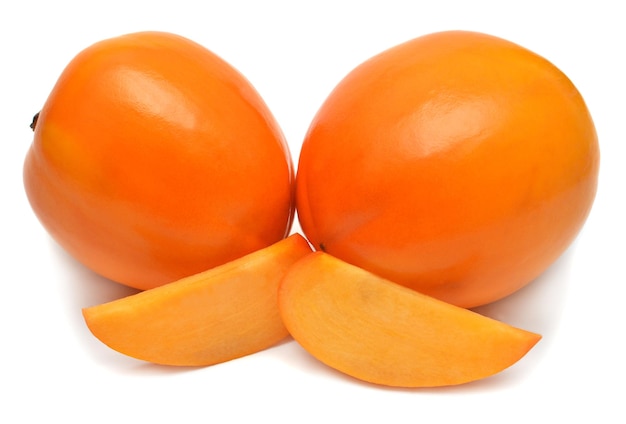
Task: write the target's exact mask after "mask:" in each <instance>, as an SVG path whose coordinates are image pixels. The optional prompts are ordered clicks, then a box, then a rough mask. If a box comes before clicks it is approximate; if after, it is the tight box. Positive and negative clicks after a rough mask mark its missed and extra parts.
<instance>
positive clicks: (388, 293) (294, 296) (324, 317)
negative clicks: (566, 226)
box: [279, 252, 541, 387]
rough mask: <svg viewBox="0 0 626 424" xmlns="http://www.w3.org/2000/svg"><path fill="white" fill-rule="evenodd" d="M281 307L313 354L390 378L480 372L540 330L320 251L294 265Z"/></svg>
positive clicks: (478, 375)
mask: <svg viewBox="0 0 626 424" xmlns="http://www.w3.org/2000/svg"><path fill="white" fill-rule="evenodd" d="M279 308H280V312H281V315H282V318H283V322H284V323H285V325H286V327H287V329H288V330H289V332H290V333H291V335H292V336H293V337H294V339H296V340H297V341H298V342H299V343H300V344H301V345H302V346H303V347H304V348H305V349H306V350H307V351H308V352H309V353H310V354H312V355H313V356H314V357H316V358H317V359H319V360H320V361H322V362H323V363H325V364H327V365H329V366H330V367H332V368H335V369H337V370H339V371H342V372H344V373H346V374H348V375H350V376H352V377H355V378H358V379H361V380H364V381H368V382H371V383H377V384H382V385H387V386H398V387H433V386H446V385H456V384H461V383H466V382H470V381H473V380H478V379H482V378H485V377H488V376H490V375H493V374H496V373H498V372H500V371H502V370H504V369H505V368H507V367H509V366H511V365H512V364H514V363H515V362H517V361H518V360H519V359H520V358H522V357H523V356H524V355H525V354H526V353H527V352H528V351H529V350H530V349H531V348H532V347H533V346H534V345H535V344H536V343H537V342H538V341H539V340H540V338H541V336H540V335H538V334H535V333H531V332H528V331H525V330H522V329H518V328H514V327H512V326H509V325H507V324H505V323H502V322H499V321H496V320H493V319H491V318H487V317H484V316H482V315H479V314H477V313H474V312H472V311H469V310H467V309H463V308H460V307H457V306H453V305H451V304H448V303H444V302H442V301H440V300H437V299H435V298H432V297H429V296H426V295H423V294H420V293H418V292H416V291H413V290H410V289H407V288H405V287H402V286H400V285H397V284H395V283H392V282H390V281H388V280H384V279H382V278H380V277H377V276H375V275H374V274H371V273H369V272H367V271H365V270H362V269H360V268H357V267H355V266H353V265H349V264H347V263H345V262H343V261H340V260H339V259H336V258H334V257H332V256H330V255H328V254H326V253H323V252H316V253H314V254H312V255H309V256H308V257H306V258H304V259H302V260H300V261H299V262H297V263H296V264H295V265H294V266H292V267H291V268H290V270H289V271H288V273H287V275H286V276H285V278H284V279H283V282H282V283H281V287H280V289H279Z"/></svg>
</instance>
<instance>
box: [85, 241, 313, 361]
mask: <svg viewBox="0 0 626 424" xmlns="http://www.w3.org/2000/svg"><path fill="white" fill-rule="evenodd" d="M309 253H311V248H310V246H309V244H308V243H307V242H306V240H305V239H304V238H303V237H302V236H301V235H299V234H293V235H291V236H289V237H287V238H285V239H283V240H281V241H278V242H276V243H274V244H272V245H270V246H268V247H266V248H263V249H260V250H258V251H256V252H253V253H250V254H248V255H245V256H242V257H240V258H237V259H235V260H233V261H230V262H227V263H225V264H222V265H219V266H217V267H215V268H212V269H209V270H207V271H204V272H201V273H198V274H195V275H191V276H188V277H184V278H182V279H180V280H177V281H174V282H171V283H169V284H165V285H162V286H160V287H156V288H153V289H150V290H146V291H143V292H139V293H137V294H134V295H132V296H128V297H125V298H121V299H117V300H114V301H112V302H108V303H104V304H101V305H95V306H90V307H88V308H84V309H83V316H84V318H85V322H86V324H87V326H88V327H89V329H90V330H91V332H92V333H93V334H94V336H96V337H97V338H98V339H99V340H100V341H102V342H103V343H105V344H106V345H107V346H109V347H111V348H112V349H114V350H116V351H118V352H120V353H123V354H125V355H128V356H131V357H134V358H137V359H140V360H144V361H149V362H153V363H158V364H161V365H174V366H207V365H214V364H218V363H221V362H226V361H229V360H232V359H236V358H239V357H242V356H246V355H250V354H252V353H256V352H259V351H261V350H263V349H266V348H268V347H270V346H272V345H274V344H276V343H277V342H279V341H280V340H282V339H284V338H285V337H287V336H288V332H287V329H286V328H285V326H284V325H283V322H282V320H281V317H280V313H279V311H278V298H277V292H278V286H279V284H280V282H281V280H282V277H283V276H284V275H285V273H286V272H287V270H288V269H289V268H290V267H291V265H293V264H294V263H295V262H296V261H298V260H299V259H301V258H303V257H304V256H306V255H308V254H309Z"/></svg>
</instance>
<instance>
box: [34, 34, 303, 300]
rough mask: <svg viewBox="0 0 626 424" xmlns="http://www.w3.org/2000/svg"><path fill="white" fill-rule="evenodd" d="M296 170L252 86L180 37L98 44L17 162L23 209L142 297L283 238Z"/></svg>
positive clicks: (66, 77)
mask: <svg viewBox="0 0 626 424" xmlns="http://www.w3.org/2000/svg"><path fill="white" fill-rule="evenodd" d="M293 181H294V170H293V164H292V161H291V157H290V154H289V151H288V147H287V144H286V142H285V140H284V138H283V135H282V132H281V130H280V128H279V126H278V124H277V123H276V121H275V120H274V118H273V116H272V115H271V113H270V111H269V110H268V108H267V106H266V105H265V103H264V102H263V100H262V99H261V97H260V96H259V94H258V93H257V92H256V91H255V89H254V88H253V87H252V86H251V84H250V83H249V82H248V81H247V80H246V79H245V78H244V77H243V76H242V75H241V74H240V73H239V72H238V71H236V70H235V69H234V68H233V67H231V66H230V65H229V64H228V63H226V62H225V61H223V60H222V59H221V58H219V57H218V56H216V55H215V54H213V53H212V52H210V51H208V50H207V49H205V48H204V47H202V46H200V45H199V44H196V43H194V42H192V41H190V40H188V39H186V38H183V37H180V36H177V35H174V34H169V33H161V32H143V33H135V34H128V35H125V36H121V37H117V38H112V39H108V40H104V41H101V42H99V43H96V44H94V45H92V46H91V47H88V48H87V49H85V50H84V51H82V52H81V53H79V54H78V55H77V56H76V57H75V58H74V59H73V60H72V61H71V62H70V64H69V65H68V66H67V68H66V69H65V70H64V71H63V73H62V75H61V76H60V78H59V80H58V82H57V84H56V85H55V87H54V89H53V91H52V92H51V94H50V96H49V98H48V100H47V101H46V103H45V105H44V107H43V109H42V110H41V113H40V114H39V117H38V120H37V123H36V125H35V133H34V142H33V145H32V147H31V149H30V150H29V152H28V154H27V157H26V161H25V165H24V184H25V189H26V192H27V195H28V198H29V201H30V203H31V206H32V208H33V210H34V212H35V213H36V215H37V217H38V218H39V220H40V221H41V222H42V224H43V225H44V227H45V228H46V229H47V230H48V231H49V233H50V234H51V235H52V236H53V237H54V239H56V241H57V242H58V243H59V244H60V245H61V246H62V247H64V248H65V249H66V250H67V251H68V252H69V253H70V254H71V255H73V256H74V257H75V258H76V259H78V260H79V261H80V262H82V263H83V264H84V265H86V266H88V267H89V268H91V269H92V270H94V271H96V272H97V273H99V274H101V275H103V276H105V277H108V278H110V279H112V280H114V281H117V282H120V283H122V284H126V285H128V286H132V287H136V288H139V289H149V288H152V287H156V286H159V285H162V284H165V283H167V282H170V281H174V280H177V279H179V278H182V277H184V276H187V275H191V274H195V273H197V272H200V271H202V270H206V269H208V268H211V267H213V266H216V265H219V264H222V263H225V262H227V261H230V260H232V259H235V258H237V257H240V256H243V255H244V254H247V253H250V252H252V251H255V250H258V249H260V248H263V247H266V246H268V245H270V244H272V243H274V242H276V241H278V240H280V239H282V238H284V237H285V236H286V235H287V234H288V233H289V231H290V228H291V223H292V219H293V214H294V204H293V203H294V202H293Z"/></svg>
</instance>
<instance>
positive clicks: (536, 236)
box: [296, 31, 599, 308]
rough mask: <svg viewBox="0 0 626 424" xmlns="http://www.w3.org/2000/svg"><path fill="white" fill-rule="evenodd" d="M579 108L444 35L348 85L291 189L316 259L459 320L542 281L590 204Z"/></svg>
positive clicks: (500, 59)
mask: <svg viewBox="0 0 626 424" xmlns="http://www.w3.org/2000/svg"><path fill="white" fill-rule="evenodd" d="M598 170H599V147H598V140H597V135H596V131H595V128H594V124H593V121H592V118H591V116H590V113H589V111H588V109H587V107H586V104H585V102H584V100H583V98H582V96H581V94H580V93H579V91H578V90H577V89H576V87H575V86H574V85H573V83H572V82H571V81H570V80H569V79H568V78H567V77H566V75H565V74H564V73H563V72H562V71H560V70H559V69H558V68H557V67H556V66H555V65H553V64H552V63H551V62H549V61H548V60H547V59H545V58H543V57H541V56H539V55H538V54H536V53H533V52H531V51H529V50H528V49H526V48H523V47H521V46H519V45H517V44H514V43H512V42H510V41H507V40H503V39H501V38H497V37H494V36H491V35H487V34H481V33H475V32H466V31H448V32H441V33H435V34H430V35H426V36H423V37H419V38H416V39H413V40H410V41H408V42H406V43H403V44H400V45H398V46H395V47H393V48H391V49H389V50H387V51H384V52H382V53H380V54H378V55H376V56H374V57H372V58H371V59H369V60H367V61H365V62H364V63H362V64H361V65H359V66H357V67H356V68H355V69H354V70H353V71H351V72H350V73H349V74H348V75H347V76H346V77H345V78H344V79H343V80H342V81H341V82H340V83H339V84H338V85H337V86H336V87H335V89H334V90H333V91H332V92H331V94H330V95H329V97H328V98H327V99H326V101H325V102H324V103H323V105H322V106H321V108H320V109H319V111H318V113H317V114H316V116H315V118H314V119H313V121H312V123H311V125H310V128H309V130H308V132H307V134H306V137H305V140H304V143H303V146H302V149H301V154H300V158H299V163H298V175H297V177H296V186H297V187H296V205H297V211H298V216H299V219H300V223H301V226H302V230H303V232H304V233H305V235H306V236H307V237H308V239H309V240H310V241H311V242H312V243H313V244H314V246H315V247H316V249H318V250H323V251H325V252H328V253H329V254H332V255H334V256H336V257H338V258H340V259H342V260H344V261H346V262H349V263H351V264H354V265H357V266H359V267H362V268H364V269H366V270H369V271H371V272H373V273H375V274H378V275H380V276H383V277H385V278H387V279H389V280H392V281H394V282H397V283H399V284H402V285H405V286H406V287H409V288H412V289H415V290H418V291H420V292H423V293H425V294H427V295H430V296H434V297H436V298H439V299H442V300H445V301H446V302H450V303H453V304H455V305H458V306H463V307H468V308H469V307H475V306H479V305H482V304H486V303H489V302H493V301H495V300H498V299H500V298H502V297H505V296H507V295H509V294H510V293H512V292H514V291H516V290H518V289H519V288H521V287H523V286H524V285H526V284H528V283H529V282H530V281H532V280H534V279H535V278H536V277H537V276H539V275H540V274H541V273H542V272H543V271H544V270H545V269H546V268H547V267H548V266H549V265H550V264H551V263H553V262H554V261H555V260H556V259H557V258H558V257H559V256H560V255H561V254H562V253H563V252H564V250H565V249H566V248H567V247H568V246H569V245H570V243H571V242H572V241H573V240H574V239H575V237H576V235H577V234H578V232H579V231H580V229H581V228H582V226H583V224H584V222H585V220H586V218H587V216H588V214H589V213H590V209H591V207H592V203H593V200H594V197H595V193H596V187H597V179H598Z"/></svg>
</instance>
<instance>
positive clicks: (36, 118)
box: [30, 112, 40, 131]
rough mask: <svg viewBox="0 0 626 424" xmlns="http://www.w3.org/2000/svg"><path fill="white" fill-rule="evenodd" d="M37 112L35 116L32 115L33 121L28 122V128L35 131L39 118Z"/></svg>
mask: <svg viewBox="0 0 626 424" xmlns="http://www.w3.org/2000/svg"><path fill="white" fill-rule="evenodd" d="M39 113H40V112H37V113H36V114H35V116H33V122H31V123H30V129H31V130H33V131H35V127H36V126H37V120H38V119H39Z"/></svg>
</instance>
